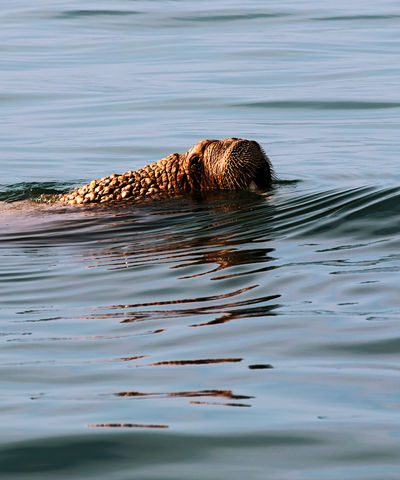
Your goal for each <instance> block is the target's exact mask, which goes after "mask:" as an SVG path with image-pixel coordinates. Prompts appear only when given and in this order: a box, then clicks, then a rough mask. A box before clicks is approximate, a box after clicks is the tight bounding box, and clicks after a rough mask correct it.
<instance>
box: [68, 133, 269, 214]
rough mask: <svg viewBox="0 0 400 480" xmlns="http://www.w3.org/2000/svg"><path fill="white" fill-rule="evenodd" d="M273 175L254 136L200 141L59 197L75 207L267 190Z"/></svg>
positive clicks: (267, 160)
mask: <svg viewBox="0 0 400 480" xmlns="http://www.w3.org/2000/svg"><path fill="white" fill-rule="evenodd" d="M272 176H273V174H272V166H271V163H270V161H269V159H268V157H267V155H266V154H265V153H264V151H263V149H262V148H261V147H260V145H259V144H258V143H257V142H255V141H254V140H244V139H241V138H226V139H225V140H202V141H200V142H199V143H197V144H196V145H195V146H194V147H192V148H190V149H189V151H187V152H186V153H182V154H178V153H172V154H171V155H169V156H168V157H165V158H163V159H161V160H158V162H155V163H152V164H151V165H147V166H145V167H144V168H141V169H139V170H136V171H134V172H133V171H129V172H125V173H123V174H121V175H118V174H115V173H114V174H112V175H110V176H109V177H104V178H102V179H101V180H93V181H92V182H90V183H88V184H87V185H84V186H83V187H79V188H77V189H75V190H72V191H71V192H69V193H66V194H64V195H62V196H61V197H60V199H59V200H60V201H61V202H63V203H67V204H70V205H74V204H87V203H96V202H97V203H104V202H117V201H121V200H135V199H140V198H143V197H145V196H150V195H160V194H161V195H163V194H167V195H169V194H179V193H189V192H203V191H207V190H246V189H250V190H253V189H257V188H259V189H266V188H268V187H269V186H270V185H271V181H272Z"/></svg>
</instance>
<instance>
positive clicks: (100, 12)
mask: <svg viewBox="0 0 400 480" xmlns="http://www.w3.org/2000/svg"><path fill="white" fill-rule="evenodd" d="M140 13H142V12H139V11H135V10H106V9H93V10H65V11H64V12H59V13H57V14H55V15H54V16H53V18H80V17H125V16H127V15H139V14H140Z"/></svg>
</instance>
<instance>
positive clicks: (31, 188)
mask: <svg viewBox="0 0 400 480" xmlns="http://www.w3.org/2000/svg"><path fill="white" fill-rule="evenodd" d="M70 185H71V183H61V182H21V183H15V184H12V185H0V201H2V202H7V203H12V202H17V201H20V200H39V199H40V198H41V197H43V195H57V194H60V193H63V192H65V191H66V190H68V188H69V187H70Z"/></svg>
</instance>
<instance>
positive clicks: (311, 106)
mask: <svg viewBox="0 0 400 480" xmlns="http://www.w3.org/2000/svg"><path fill="white" fill-rule="evenodd" d="M234 106H236V107H243V108H260V109H267V108H276V109H285V110H377V109H386V108H399V107H400V102H378V101H377V102H373V101H361V100H271V101H266V102H246V103H238V104H236V105H234Z"/></svg>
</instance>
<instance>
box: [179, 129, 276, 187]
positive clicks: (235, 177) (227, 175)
mask: <svg viewBox="0 0 400 480" xmlns="http://www.w3.org/2000/svg"><path fill="white" fill-rule="evenodd" d="M181 157H182V163H183V165H184V169H185V171H186V175H187V179H188V182H189V184H190V187H191V190H192V191H207V190H246V189H251V190H253V189H257V188H259V189H266V188H268V186H270V185H271V181H272V167H271V163H270V161H269V159H268V157H267V155H266V154H265V153H264V151H263V149H262V148H261V147H260V145H259V144H258V143H257V142H255V141H254V140H245V139H242V138H226V139H224V140H202V141H200V142H199V143H197V144H196V145H195V146H194V147H192V148H191V149H190V150H189V151H188V152H187V153H186V154H183V155H182V156H181Z"/></svg>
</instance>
